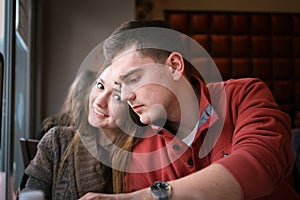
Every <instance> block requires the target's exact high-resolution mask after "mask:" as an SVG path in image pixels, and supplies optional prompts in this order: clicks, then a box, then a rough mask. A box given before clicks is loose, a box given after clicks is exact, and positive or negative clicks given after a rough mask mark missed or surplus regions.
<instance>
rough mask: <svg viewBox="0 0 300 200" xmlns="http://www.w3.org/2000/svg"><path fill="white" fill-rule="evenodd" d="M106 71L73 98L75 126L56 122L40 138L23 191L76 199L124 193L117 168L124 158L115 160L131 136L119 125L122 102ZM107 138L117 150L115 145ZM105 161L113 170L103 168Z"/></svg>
mask: <svg viewBox="0 0 300 200" xmlns="http://www.w3.org/2000/svg"><path fill="white" fill-rule="evenodd" d="M109 71H110V69H109V68H106V69H105V70H104V71H103V73H102V74H101V75H100V77H99V78H98V80H97V81H96V83H95V84H94V85H93V87H92V88H91V91H90V93H89V94H90V95H89V96H87V97H86V98H85V100H83V101H82V98H81V97H80V95H75V96H73V100H72V101H73V105H72V107H73V109H72V110H73V119H74V122H75V124H76V126H56V127H54V128H52V129H50V130H49V131H48V132H47V133H46V134H45V135H44V137H43V138H42V139H41V141H40V143H39V145H38V152H37V154H36V156H35V158H34V159H33V161H32V162H31V163H30V164H29V166H28V167H27V168H26V170H25V173H26V174H28V175H29V179H28V181H27V183H26V187H25V189H24V190H22V192H23V191H28V190H41V191H43V192H44V195H45V198H46V199H78V198H80V197H81V196H83V195H84V194H85V193H87V192H102V193H112V192H115V193H116V192H121V191H123V182H124V181H123V176H124V174H123V172H122V171H121V170H118V169H122V165H123V166H125V161H124V162H123V163H118V162H116V161H117V160H119V158H120V157H121V158H123V157H125V159H124V160H126V154H127V152H128V151H130V149H131V146H132V144H133V143H134V141H135V139H134V136H133V135H130V134H129V135H127V134H125V133H124V131H123V130H121V129H120V128H119V126H118V124H120V123H124V122H126V121H125V120H124V113H125V112H124V109H125V108H127V105H126V104H124V103H122V102H121V101H119V97H118V95H117V94H113V80H112V76H111V73H109ZM87 102H88V103H87ZM116 116H118V118H116ZM99 127H100V128H101V129H100V128H99ZM130 131H132V132H134V129H132V130H130ZM112 142H114V143H115V144H116V146H117V147H121V148H115V145H113V143H112ZM99 144H100V145H99ZM122 148H123V149H125V150H128V151H122V150H121V149H122ZM114 149H115V151H112V150H114ZM112 156H114V157H116V158H118V159H114V158H113V157H112ZM97 158H100V159H101V162H102V161H103V162H104V163H105V165H104V164H102V163H101V162H100V161H99V159H97ZM110 164H111V165H112V166H113V168H115V169H116V170H112V169H111V168H110V167H108V166H110ZM112 176H113V177H114V181H113V183H112ZM113 184H114V191H113V189H112V188H113V186H112V185H113Z"/></svg>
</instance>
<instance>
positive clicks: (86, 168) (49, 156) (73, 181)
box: [22, 127, 112, 199]
mask: <svg viewBox="0 0 300 200" xmlns="http://www.w3.org/2000/svg"><path fill="white" fill-rule="evenodd" d="M74 133H75V128H74V127H54V128H52V129H51V130H49V131H48V132H47V133H46V134H45V135H44V137H43V138H42V139H41V141H40V143H39V144H38V151H37V154H36V156H35V157H34V159H33V160H32V161H31V163H30V164H29V166H28V167H27V168H26V170H25V173H26V174H27V175H29V178H28V181H27V183H26V186H25V188H24V190H22V191H26V190H41V191H43V192H44V195H45V198H46V199H78V198H80V197H81V196H83V195H84V194H86V193H87V192H101V193H112V183H111V182H112V181H111V169H110V168H108V167H106V166H105V165H103V164H101V163H100V161H98V160H97V159H95V158H94V157H93V156H92V155H91V154H90V153H89V151H88V150H87V149H86V148H85V146H84V144H83V143H82V142H81V141H80V142H79V145H78V154H77V156H75V151H74V147H73V148H72V149H71V153H70V154H69V156H68V157H67V159H66V160H65V162H64V163H62V159H63V157H64V154H65V151H66V149H67V147H68V144H69V143H70V142H71V140H72V138H73V136H74ZM59 171H61V172H59ZM60 174H61V176H60Z"/></svg>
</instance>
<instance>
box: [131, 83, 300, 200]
mask: <svg viewBox="0 0 300 200" xmlns="http://www.w3.org/2000/svg"><path fill="white" fill-rule="evenodd" d="M222 88H224V89H225V90H223V89H222ZM224 91H225V92H224ZM222 92H223V93H222ZM222 94H226V95H222ZM209 97H210V99H211V100H212V101H210V100H209ZM199 123H200V124H199V125H200V126H199V128H198V131H197V133H196V135H195V137H194V139H193V140H192V144H191V146H188V145H186V144H185V143H184V142H182V141H181V140H180V139H178V138H177V137H175V136H174V135H173V134H171V133H169V132H168V131H166V130H164V129H163V130H161V131H159V132H158V133H156V134H155V133H154V131H153V130H152V129H149V131H148V132H147V133H146V137H147V138H144V139H141V140H140V142H139V143H138V144H137V145H136V146H135V147H134V149H133V154H132V156H131V157H130V159H129V161H128V167H127V169H128V170H127V171H128V173H126V176H125V180H126V190H127V192H131V191H135V190H139V189H142V188H145V187H148V186H150V185H151V184H152V183H153V182H154V181H157V180H162V181H170V180H174V179H178V178H180V177H184V176H186V175H189V174H191V173H193V172H196V171H198V170H201V169H203V168H205V167H207V166H209V165H210V164H212V163H219V164H221V165H223V166H224V167H225V168H227V169H228V170H229V171H230V172H231V173H232V174H233V176H234V177H235V178H236V180H237V181H238V183H239V184H240V186H241V188H242V191H243V198H244V199H272V200H275V199H278V200H282V199H300V198H299V196H298V195H297V193H296V192H295V191H294V189H293V186H292V176H291V172H292V168H293V165H294V159H293V155H292V152H291V146H290V118H289V116H288V115H286V114H285V113H283V112H281V111H280V110H279V109H278V106H277V104H276V103H275V101H274V98H273V96H272V94H271V92H270V91H269V89H268V87H267V86H266V85H265V84H264V83H263V82H262V81H260V80H258V79H251V78H247V79H237V80H229V81H226V82H223V83H210V84H208V85H206V86H204V83H201V99H200V120H199ZM149 152H151V153H149ZM143 153H145V154H143Z"/></svg>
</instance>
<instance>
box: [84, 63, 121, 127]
mask: <svg viewBox="0 0 300 200" xmlns="http://www.w3.org/2000/svg"><path fill="white" fill-rule="evenodd" d="M113 86H114V81H113V78H112V73H111V70H110V68H109V67H108V68H106V69H105V70H104V71H103V72H102V74H101V75H100V76H99V78H98V79H97V81H96V83H95V85H94V86H93V88H92V90H91V93H90V96H89V114H88V122H89V123H90V125H92V126H93V127H101V128H112V129H113V128H118V125H117V124H116V121H117V120H119V118H122V112H124V108H125V105H126V104H125V103H124V102H121V101H120V96H119V95H118V94H116V93H115V92H114V90H113Z"/></svg>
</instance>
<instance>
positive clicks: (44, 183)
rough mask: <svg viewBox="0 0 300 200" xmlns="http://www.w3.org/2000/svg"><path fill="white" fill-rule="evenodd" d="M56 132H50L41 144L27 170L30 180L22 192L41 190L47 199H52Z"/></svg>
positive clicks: (52, 130)
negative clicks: (53, 150)
mask: <svg viewBox="0 0 300 200" xmlns="http://www.w3.org/2000/svg"><path fill="white" fill-rule="evenodd" d="M54 131H55V129H51V130H49V131H48V132H47V133H46V134H45V135H44V137H43V138H42V139H41V141H40V142H39V144H38V149H37V153H36V155H35V157H34V159H33V160H32V161H31V162H30V164H29V165H28V167H27V168H26V169H25V173H26V174H27V175H28V176H29V178H28V180H27V183H26V186H25V188H24V190H22V191H26V190H41V191H43V192H44V195H45V198H46V199H51V193H52V183H53V181H52V179H53V174H52V173H53V152H52V149H53V146H54V144H53V143H54Z"/></svg>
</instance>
